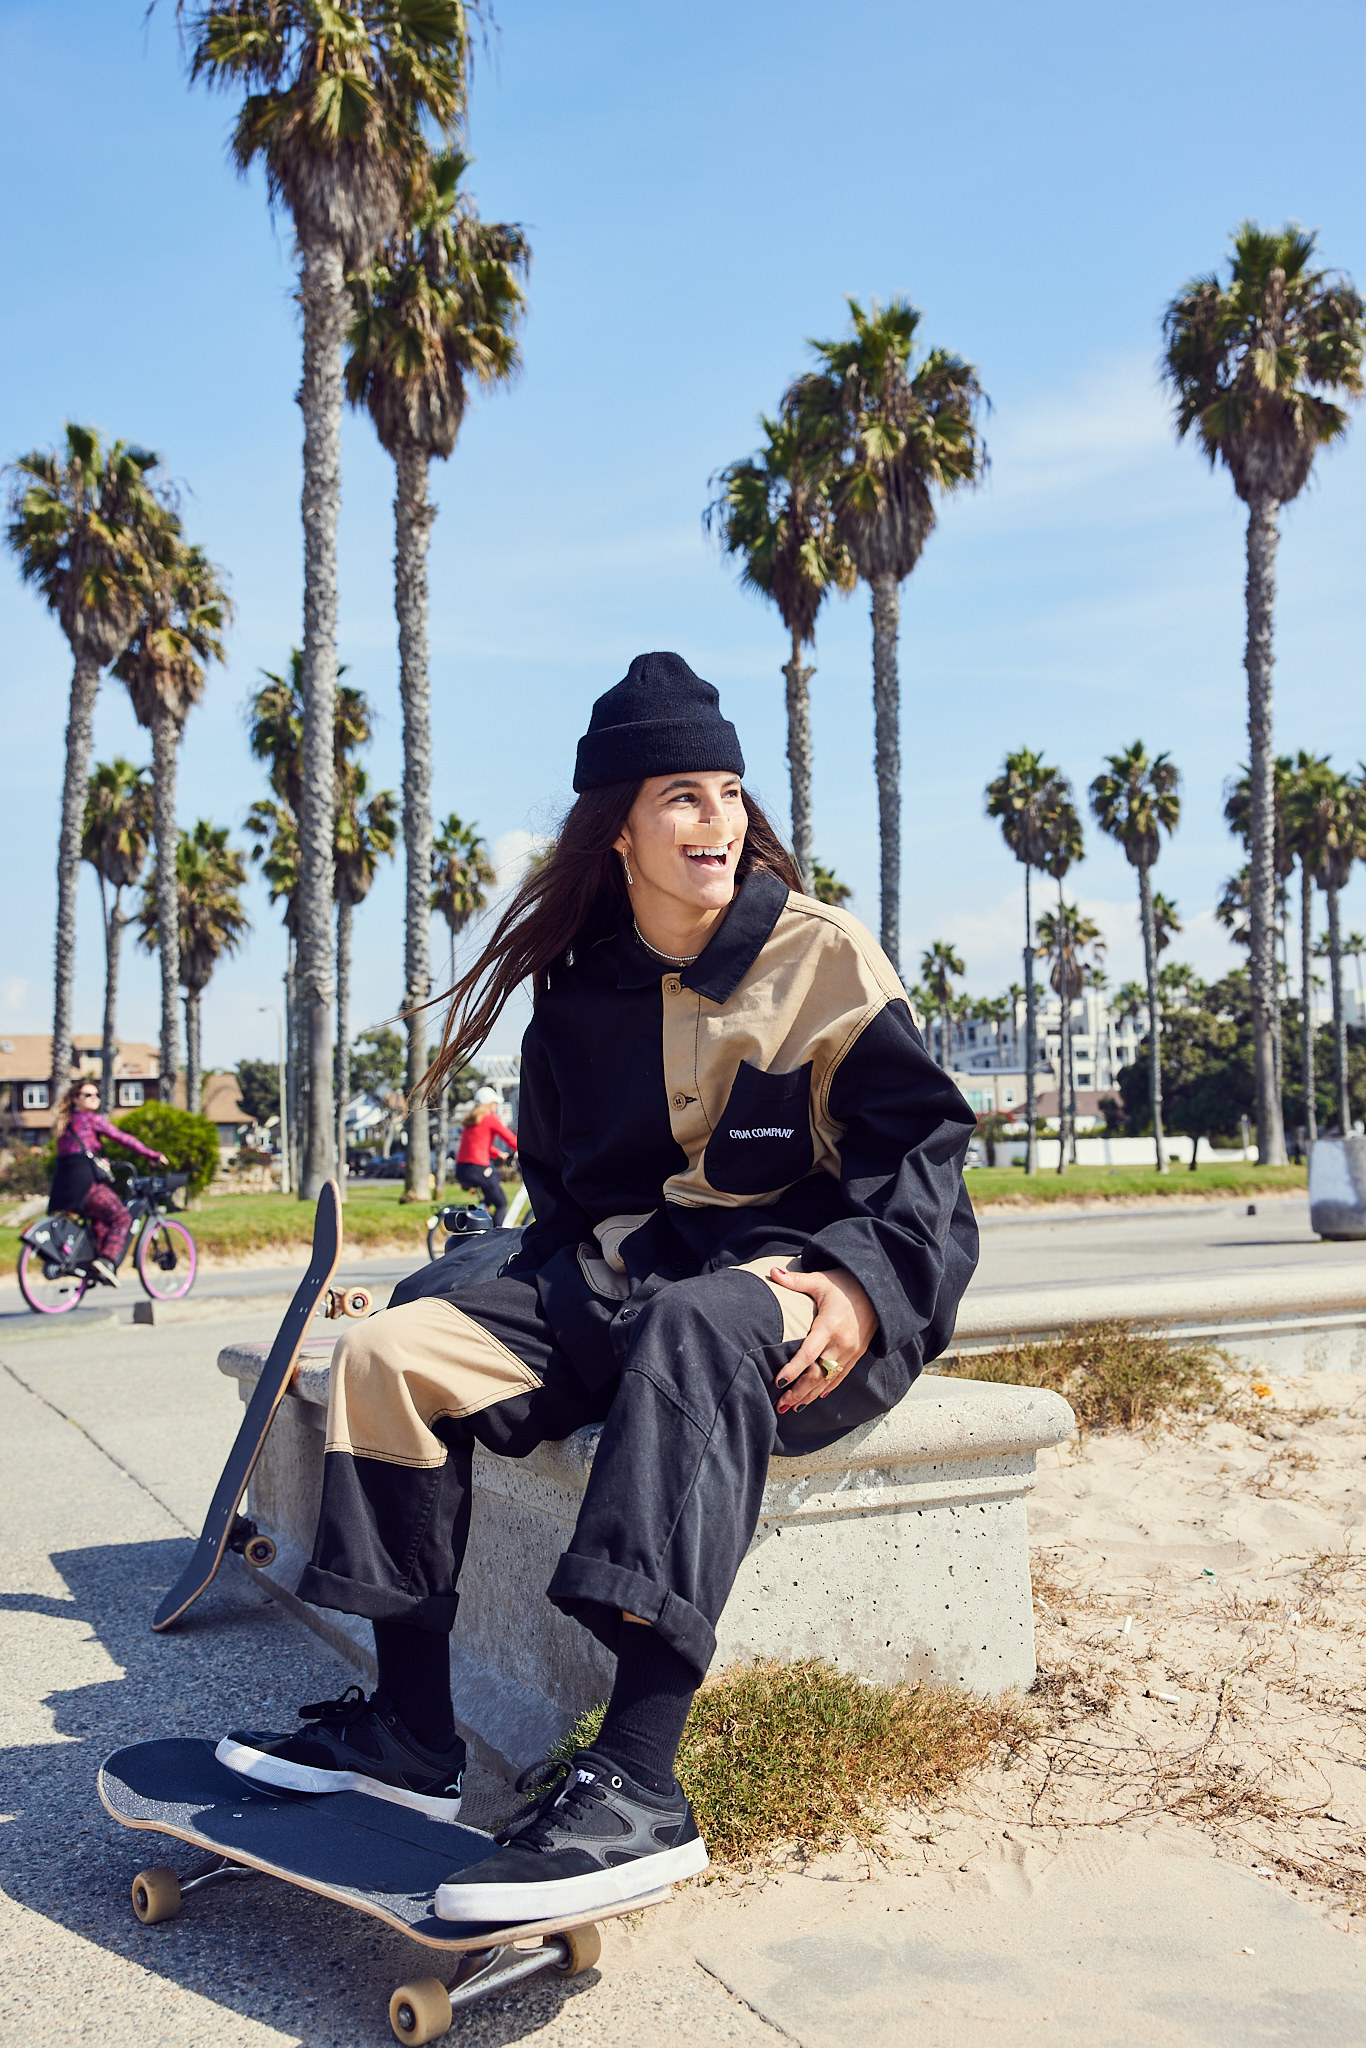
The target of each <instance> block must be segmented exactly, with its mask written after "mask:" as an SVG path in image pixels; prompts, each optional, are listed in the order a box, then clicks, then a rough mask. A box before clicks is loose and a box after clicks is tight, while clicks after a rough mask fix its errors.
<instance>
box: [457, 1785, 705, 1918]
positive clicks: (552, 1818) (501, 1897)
mask: <svg viewBox="0 0 1366 2048" xmlns="http://www.w3.org/2000/svg"><path fill="white" fill-rule="evenodd" d="M494 1840H495V1841H496V1842H498V1843H499V1844H500V1846H499V1847H498V1848H497V1849H496V1850H495V1851H494V1853H493V1854H492V1855H491V1856H486V1857H485V1859H484V1861H483V1862H482V1863H475V1864H472V1865H471V1866H470V1868H469V1869H468V1871H466V1872H462V1874H461V1875H460V1876H459V1877H453V1878H452V1879H451V1880H450V1881H449V1883H447V1884H443V1885H442V1886H440V1888H439V1889H438V1891H437V1894H436V1911H437V1913H438V1914H439V1915H440V1917H441V1918H442V1919H443V1920H480V1921H486V1922H488V1923H490V1924H494V1925H497V1926H499V1927H513V1926H516V1925H518V1924H519V1923H520V1922H522V1921H526V1920H552V1919H556V1918H558V1917H559V1916H560V1915H561V1914H566V1913H595V1912H598V1911H599V1910H600V1909H601V1908H603V1907H607V1906H618V1905H620V1904H621V1903H622V1902H623V1900H629V1899H639V1898H644V1897H646V1896H647V1894H648V1893H650V1892H657V1891H662V1890H664V1889H665V1888H666V1887H667V1886H668V1885H671V1884H675V1883H677V1881H678V1880H679V1879H680V1878H684V1877H696V1875H697V1873H698V1871H699V1870H705V1869H706V1867H707V1861H708V1858H707V1845H706V1843H705V1842H704V1841H703V1840H702V1837H701V1836H700V1835H699V1834H698V1832H697V1823H696V1822H695V1821H694V1819H693V1817H692V1808H691V1807H690V1806H689V1805H688V1802H687V1800H686V1799H685V1798H684V1796H683V1793H682V1792H681V1790H680V1789H679V1788H678V1787H677V1786H675V1787H674V1790H673V1791H672V1792H671V1793H660V1792H647V1791H645V1790H644V1789H643V1787H642V1786H640V1785H637V1784H636V1783H635V1782H634V1781H633V1780H632V1779H630V1778H628V1777H627V1776H626V1775H625V1773H624V1772H623V1771H620V1770H618V1769H617V1767H616V1765H615V1764H613V1763H612V1762H611V1761H610V1759H609V1758H607V1757H605V1756H599V1755H598V1754H597V1753H596V1752H595V1751H593V1750H591V1749H585V1750H582V1751H581V1752H580V1753H579V1755H578V1756H576V1757H575V1758H574V1761H573V1762H572V1764H570V1765H569V1766H568V1767H567V1769H566V1771H565V1775H564V1777H563V1779H562V1780H561V1781H560V1783H559V1784H557V1785H556V1786H554V1787H553V1788H552V1789H551V1790H550V1791H549V1792H547V1793H545V1794H544V1795H543V1796H542V1797H541V1798H540V1799H539V1800H537V1801H536V1802H535V1803H534V1805H532V1806H531V1807H528V1808H525V1809H524V1810H523V1811H522V1812H521V1813H520V1814H518V1815H516V1817H515V1818H514V1819H513V1820H512V1821H510V1822H509V1823H508V1825H507V1827H505V1828H504V1829H503V1830H502V1832H501V1833H500V1834H498V1835H496V1836H495V1837H494Z"/></svg>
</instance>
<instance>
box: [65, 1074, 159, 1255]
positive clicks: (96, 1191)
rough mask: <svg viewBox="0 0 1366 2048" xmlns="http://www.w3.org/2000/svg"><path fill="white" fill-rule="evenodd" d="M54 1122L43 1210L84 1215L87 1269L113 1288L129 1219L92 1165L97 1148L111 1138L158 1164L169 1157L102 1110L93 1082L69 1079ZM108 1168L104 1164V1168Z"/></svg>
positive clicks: (98, 1092)
mask: <svg viewBox="0 0 1366 2048" xmlns="http://www.w3.org/2000/svg"><path fill="white" fill-rule="evenodd" d="M55 1122H56V1126H57V1170H56V1172H55V1173H54V1174H53V1176H52V1192H51V1194H50V1195H49V1196H48V1202H47V1213H48V1215H49V1216H55V1215H57V1214H58V1213H59V1212H60V1211H62V1210H64V1209H65V1210H70V1211H73V1212H74V1213H75V1214H76V1215H79V1216H84V1218H85V1220H86V1222H87V1223H88V1224H89V1225H90V1234H91V1236H92V1237H93V1238H94V1240H95V1257H94V1258H93V1259H92V1260H91V1262H90V1269H91V1271H92V1272H93V1273H94V1274H95V1275H96V1277H97V1278H98V1279H100V1280H102V1281H103V1282H104V1285H105V1286H106V1287H117V1286H118V1284H119V1275H118V1264H119V1260H120V1259H121V1258H122V1257H123V1255H124V1253H125V1251H126V1250H127V1249H128V1237H129V1233H130V1231H131V1230H132V1227H133V1219H132V1217H131V1216H130V1215H129V1213H128V1211H127V1209H126V1208H125V1207H124V1205H123V1203H122V1202H121V1201H120V1200H119V1198H118V1196H117V1195H116V1194H115V1192H114V1189H113V1187H112V1186H111V1185H110V1183H109V1182H108V1181H107V1180H106V1179H105V1178H104V1175H103V1174H102V1173H101V1172H100V1170H99V1167H97V1166H96V1163H95V1162H96V1161H97V1160H99V1162H100V1166H104V1162H103V1160H102V1159H101V1157H100V1148H101V1146H102V1145H103V1143H104V1141H105V1139H106V1138H111V1139H112V1140H113V1141H114V1143H115V1144H116V1145H126V1146H127V1148H128V1150H129V1151H130V1152H138V1153H140V1154H141V1155H142V1157H143V1158H144V1159H151V1160H154V1161H155V1162H156V1163H157V1164H158V1165H159V1166H167V1165H169V1164H170V1162H169V1160H168V1159H167V1158H166V1155H165V1153H164V1152H154V1151H153V1150H152V1148H151V1146H150V1145H144V1144H142V1143H141V1142H140V1141H139V1140H138V1139H137V1138H134V1137H132V1136H131V1135H130V1133H129V1132H127V1131H121V1130H120V1129H119V1127H118V1125H117V1124H111V1123H110V1121H109V1119H108V1117H107V1116H104V1115H102V1114H101V1112H100V1091H99V1089H98V1087H97V1086H96V1084H95V1083H94V1082H93V1081H73V1082H72V1084H71V1086H70V1087H69V1088H68V1089H67V1091H66V1093H65V1095H63V1097H62V1099H61V1101H60V1102H59V1103H58V1104H57V1115H56V1118H55ZM108 1170H109V1169H108V1167H107V1166H106V1167H104V1172H105V1173H107V1172H108Z"/></svg>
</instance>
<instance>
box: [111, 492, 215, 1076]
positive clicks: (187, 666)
mask: <svg viewBox="0 0 1366 2048" xmlns="http://www.w3.org/2000/svg"><path fill="white" fill-rule="evenodd" d="M159 538H160V545H159V546H158V547H157V548H156V550H155V552H154V555H153V557H152V560H151V565H150V573H149V575H148V579H147V587H146V592H145V596H144V600H143V612H142V617H141V620H140V621H139V624H138V629H137V632H136V633H135V634H134V636H133V638H132V639H131V640H130V641H129V643H128V645H127V647H125V649H124V650H123V653H122V654H121V655H120V656H119V658H118V660H117V661H116V662H115V664H114V674H115V675H116V676H118V678H119V679H120V681H121V682H123V683H125V684H126V685H127V688H128V695H129V696H130V698H131V699H132V702H133V712H134V715H135V717H136V718H137V721H138V724H139V725H142V726H146V727H147V728H148V729H149V730H150V732H151V735H152V789H153V819H154V831H155V838H156V890H157V902H158V911H157V929H158V931H159V932H160V933H161V934H162V935H163V936H162V941H161V1092H162V1095H163V1097H164V1098H165V1099H166V1100H168V1101H173V1100H174V1098H175V1086H176V1076H177V1073H178V1071H179V1066H180V1059H179V1045H180V1018H179V1014H178V999H177V991H178V988H179V985H180V983H181V982H182V981H183V979H184V977H183V976H182V974H181V972H180V960H179V958H178V955H177V948H178V945H179V930H180V920H178V919H177V917H176V916H175V903H176V892H177V889H178V886H179V885H178V883H177V880H176V875H177V864H178V861H179V859H180V854H179V835H178V832H177V827H176V766H177V754H178V751H179V747H180V742H181V738H182V736H183V734H184V731H185V720H186V719H187V718H188V717H189V715H190V711H191V709H192V707H193V706H194V705H195V704H197V703H198V702H199V699H200V698H201V697H202V696H203V694H204V686H205V680H206V671H207V667H208V664H209V663H210V662H211V661H222V659H223V628H224V626H225V625H226V624H227V621H228V619H229V618H230V617H231V615H232V607H231V606H230V604H229V603H228V598H227V593H226V591H225V590H224V588H223V584H222V581H221V578H220V575H219V572H218V570H217V569H215V567H214V565H213V563H212V562H210V561H209V559H208V557H207V556H206V555H205V553H204V551H203V549H202V548H197V547H186V546H185V544H184V542H183V541H182V540H181V538H180V522H179V520H170V519H168V520H166V521H165V522H164V524H163V527H162V531H161V534H160V537H159Z"/></svg>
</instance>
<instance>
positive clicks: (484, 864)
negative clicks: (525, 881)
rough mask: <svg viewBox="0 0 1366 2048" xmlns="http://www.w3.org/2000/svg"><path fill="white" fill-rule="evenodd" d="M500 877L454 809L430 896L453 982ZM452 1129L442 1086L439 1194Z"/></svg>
mask: <svg viewBox="0 0 1366 2048" xmlns="http://www.w3.org/2000/svg"><path fill="white" fill-rule="evenodd" d="M497 881H498V874H497V870H496V869H495V868H494V865H493V862H492V861H491V860H490V859H489V852H488V847H487V846H486V845H485V844H484V841H483V840H482V839H481V838H480V837H479V834H478V832H477V831H476V830H475V828H474V826H473V825H466V824H462V822H461V820H460V819H459V818H457V816H456V815H455V812H454V811H452V812H451V814H450V816H449V817H448V818H447V820H446V822H445V824H444V825H442V827H441V829H440V831H439V832H438V833H437V834H436V836H435V838H434V839H433V841H432V852H431V897H430V908H431V909H432V910H439V911H440V913H441V915H442V916H443V917H444V918H445V920H446V929H447V931H448V933H449V935H450V949H451V952H450V975H449V983H450V985H451V986H454V983H455V942H456V940H457V939H458V938H459V936H460V934H461V932H462V931H464V929H465V926H466V925H467V924H468V923H469V921H470V919H471V918H472V917H473V916H474V914H475V912H476V911H479V910H482V909H483V908H484V906H485V904H486V903H487V902H488V897H487V895H486V894H485V891H486V890H488V889H492V888H494V887H496V885H497ZM414 1120H416V1116H415V1118H414ZM424 1120H425V1118H424ZM449 1131H450V1094H449V1091H448V1090H447V1089H445V1088H443V1089H442V1091H441V1094H440V1097H439V1099H438V1101H437V1105H436V1189H437V1193H438V1194H440V1192H441V1190H442V1189H443V1188H444V1187H445V1185H446V1142H447V1137H448V1135H449Z"/></svg>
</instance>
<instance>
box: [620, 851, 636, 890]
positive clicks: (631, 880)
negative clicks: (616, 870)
mask: <svg viewBox="0 0 1366 2048" xmlns="http://www.w3.org/2000/svg"><path fill="white" fill-rule="evenodd" d="M621 864H622V866H623V867H624V868H625V870H626V886H627V888H628V889H630V888H634V886H635V879H636V878H635V876H634V875H633V874H632V873H631V863H630V861H629V860H627V858H626V855H625V854H624V853H623V855H622V856H621Z"/></svg>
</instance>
